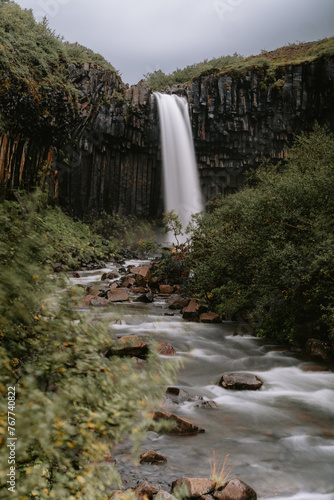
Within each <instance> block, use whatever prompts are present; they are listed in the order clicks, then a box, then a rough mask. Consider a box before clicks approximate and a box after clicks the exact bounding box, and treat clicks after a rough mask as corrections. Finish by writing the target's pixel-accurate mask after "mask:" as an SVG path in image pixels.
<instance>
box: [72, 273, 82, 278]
mask: <svg viewBox="0 0 334 500" xmlns="http://www.w3.org/2000/svg"><path fill="white" fill-rule="evenodd" d="M70 276H72V277H73V278H80V274H79V273H77V272H73V273H70Z"/></svg>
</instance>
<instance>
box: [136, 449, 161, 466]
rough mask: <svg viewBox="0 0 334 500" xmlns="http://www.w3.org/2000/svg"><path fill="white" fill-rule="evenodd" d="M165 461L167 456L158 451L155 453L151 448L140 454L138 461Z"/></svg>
mask: <svg viewBox="0 0 334 500" xmlns="http://www.w3.org/2000/svg"><path fill="white" fill-rule="evenodd" d="M166 462H167V458H166V457H164V456H163V455H160V454H159V453H156V452H155V451H153V450H148V451H145V452H144V453H142V454H141V455H140V463H141V464H144V463H146V464H165V463H166Z"/></svg>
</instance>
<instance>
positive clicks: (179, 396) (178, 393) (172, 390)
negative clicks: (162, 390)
mask: <svg viewBox="0 0 334 500" xmlns="http://www.w3.org/2000/svg"><path fill="white" fill-rule="evenodd" d="M166 394H168V396H170V397H171V399H172V400H173V401H177V402H178V403H183V402H184V401H199V400H201V399H202V397H201V396H193V395H191V394H189V392H187V391H185V390H184V389H180V388H179V387H168V388H167V390H166Z"/></svg>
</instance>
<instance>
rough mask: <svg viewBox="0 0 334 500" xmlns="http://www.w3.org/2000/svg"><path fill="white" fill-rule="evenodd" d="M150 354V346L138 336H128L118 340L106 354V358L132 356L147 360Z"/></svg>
mask: <svg viewBox="0 0 334 500" xmlns="http://www.w3.org/2000/svg"><path fill="white" fill-rule="evenodd" d="M148 352H149V347H148V345H147V344H146V343H145V342H143V341H142V340H141V339H140V338H139V337H138V336H137V335H127V336H124V337H120V338H119V339H118V340H116V341H115V342H114V344H113V345H112V347H111V348H110V349H109V350H108V352H107V353H106V356H107V357H110V356H121V357H123V356H130V357H136V358H141V359H145V358H146V357H147V355H148Z"/></svg>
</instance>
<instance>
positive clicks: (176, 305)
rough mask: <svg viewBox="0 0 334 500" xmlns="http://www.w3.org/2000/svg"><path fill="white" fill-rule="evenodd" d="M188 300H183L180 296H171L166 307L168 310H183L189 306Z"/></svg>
mask: <svg viewBox="0 0 334 500" xmlns="http://www.w3.org/2000/svg"><path fill="white" fill-rule="evenodd" d="M189 302H190V299H185V298H183V297H181V296H180V295H172V296H171V297H170V298H169V299H168V301H167V305H168V307H169V309H183V308H184V307H187V305H188V304H189Z"/></svg>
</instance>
